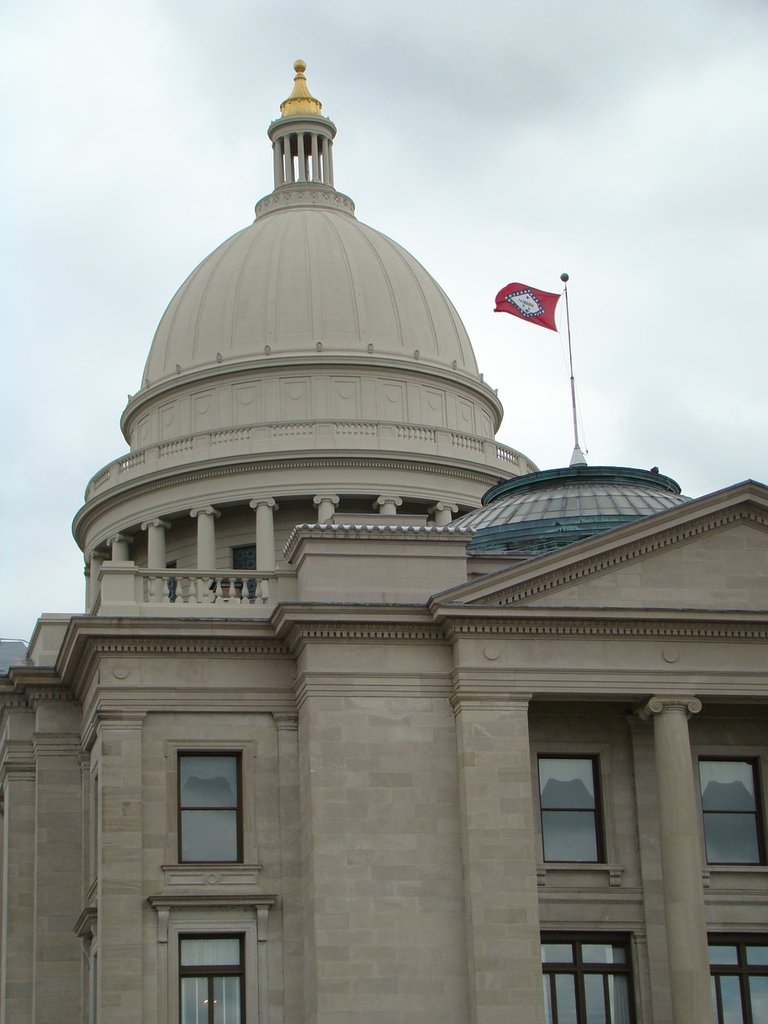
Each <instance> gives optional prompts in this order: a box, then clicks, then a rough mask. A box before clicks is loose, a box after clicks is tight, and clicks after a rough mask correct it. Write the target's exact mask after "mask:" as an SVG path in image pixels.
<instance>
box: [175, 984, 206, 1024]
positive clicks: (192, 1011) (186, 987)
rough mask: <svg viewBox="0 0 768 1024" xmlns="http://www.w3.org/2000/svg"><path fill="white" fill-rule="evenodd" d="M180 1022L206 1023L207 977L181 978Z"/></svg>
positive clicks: (186, 1023) (189, 1023)
mask: <svg viewBox="0 0 768 1024" xmlns="http://www.w3.org/2000/svg"><path fill="white" fill-rule="evenodd" d="M181 1024H208V979H207V978H182V979H181Z"/></svg>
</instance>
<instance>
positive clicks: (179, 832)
mask: <svg viewBox="0 0 768 1024" xmlns="http://www.w3.org/2000/svg"><path fill="white" fill-rule="evenodd" d="M185 757H211V758H213V757H231V758H234V761H235V778H236V781H237V803H236V805H235V807H234V808H232V807H226V808H222V807H210V808H209V807H194V808H191V807H184V806H183V804H182V802H181V763H182V760H183V759H184V758H185ZM185 810H196V811H205V810H234V812H235V822H236V826H235V828H236V836H237V850H236V857H235V858H234V859H229V860H190V859H186V858H185V857H184V856H183V843H184V830H183V827H182V813H183V811H185ZM243 814H244V807H243V752H242V751H241V750H231V749H228V750H217V749H211V748H207V749H203V750H187V749H180V750H177V751H176V836H177V858H178V861H177V863H179V864H242V863H243Z"/></svg>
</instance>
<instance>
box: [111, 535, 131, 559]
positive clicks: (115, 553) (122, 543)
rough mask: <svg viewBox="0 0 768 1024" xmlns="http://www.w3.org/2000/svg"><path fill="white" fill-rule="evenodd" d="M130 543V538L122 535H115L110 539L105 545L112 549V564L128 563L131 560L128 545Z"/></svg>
mask: <svg viewBox="0 0 768 1024" xmlns="http://www.w3.org/2000/svg"><path fill="white" fill-rule="evenodd" d="M130 543H131V538H130V537H128V536H126V534H124V533H116V534H115V535H114V537H110V538H109V540H108V541H107V544H109V545H111V547H112V561H113V562H129V561H130V559H131V554H130V551H129V550H128V545H129V544H130Z"/></svg>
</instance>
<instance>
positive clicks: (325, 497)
mask: <svg viewBox="0 0 768 1024" xmlns="http://www.w3.org/2000/svg"><path fill="white" fill-rule="evenodd" d="M323 501H329V502H330V503H331V504H332V505H333V506H334V508H335V507H336V505H338V504H339V502H340V501H341V498H340V497H339V496H338V494H316V495H315V496H314V498H313V499H312V504H313V505H315V506H317V505H319V504H320V503H321V502H323Z"/></svg>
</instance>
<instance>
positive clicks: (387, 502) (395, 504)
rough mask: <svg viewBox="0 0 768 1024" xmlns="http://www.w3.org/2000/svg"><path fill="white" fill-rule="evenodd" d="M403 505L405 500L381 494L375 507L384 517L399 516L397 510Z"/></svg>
mask: <svg viewBox="0 0 768 1024" xmlns="http://www.w3.org/2000/svg"><path fill="white" fill-rule="evenodd" d="M402 504H403V499H402V498H398V497H397V496H396V495H394V494H380V495H379V496H378V498H377V499H376V501H374V503H373V507H374V508H375V509H376V508H377V509H378V510H379V514H380V515H382V516H394V515H397V510H398V509H399V508H400V506H401V505H402Z"/></svg>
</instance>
